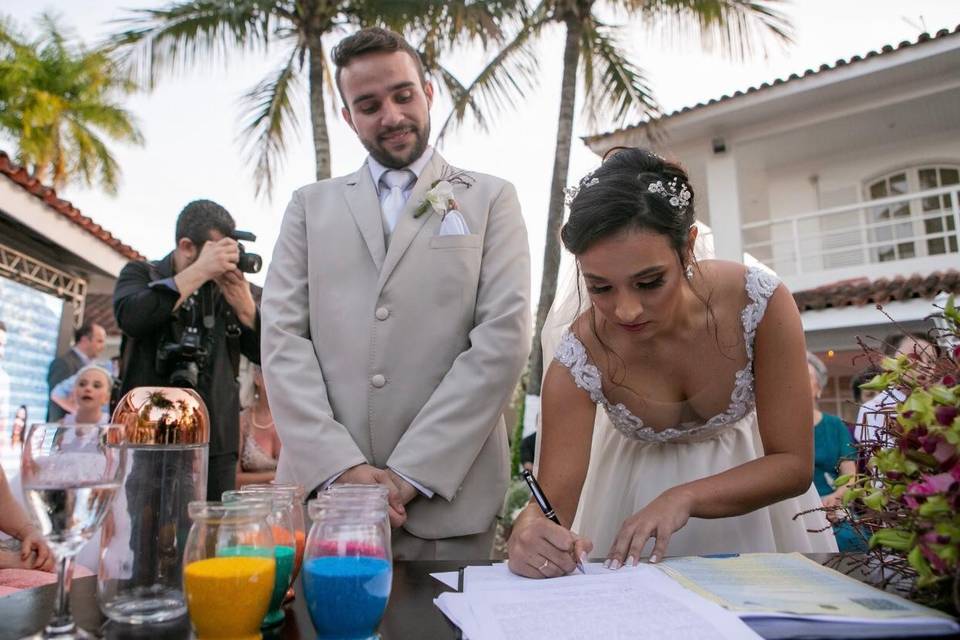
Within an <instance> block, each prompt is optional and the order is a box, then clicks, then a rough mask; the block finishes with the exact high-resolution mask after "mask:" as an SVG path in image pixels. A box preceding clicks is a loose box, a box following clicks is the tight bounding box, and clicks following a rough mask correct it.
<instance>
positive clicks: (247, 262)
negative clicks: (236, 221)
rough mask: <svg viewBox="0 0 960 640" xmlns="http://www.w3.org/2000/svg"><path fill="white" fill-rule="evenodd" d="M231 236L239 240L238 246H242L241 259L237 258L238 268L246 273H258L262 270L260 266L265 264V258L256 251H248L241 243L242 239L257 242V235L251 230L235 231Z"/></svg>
mask: <svg viewBox="0 0 960 640" xmlns="http://www.w3.org/2000/svg"><path fill="white" fill-rule="evenodd" d="M230 237H231V238H233V239H234V240H236V241H237V246H238V247H239V248H240V259H239V260H237V269H239V270H240V271H242V272H244V273H257V272H258V271H260V267H262V266H263V258H261V257H260V256H258V255H257V254H255V253H248V252H247V250H246V249H244V247H243V245H242V244H240V240H245V241H247V242H256V241H257V236H255V235H254V234H252V233H250V232H249V231H234V232H233V233H231V234H230Z"/></svg>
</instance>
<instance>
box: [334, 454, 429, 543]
mask: <svg viewBox="0 0 960 640" xmlns="http://www.w3.org/2000/svg"><path fill="white" fill-rule="evenodd" d="M334 484H379V485H382V486H384V487H387V489H388V490H389V493H388V494H387V506H388V513H389V515H390V526H391V527H394V528H396V527H400V526H402V525H403V523H405V522H406V521H407V510H406V508H405V507H404V505H405V504H407V503H408V502H410V501H411V500H413V499H414V498H415V497H416V495H417V490H416V489H415V488H414V487H413V485H411V484H410V483H409V482H407V481H406V480H404V479H403V478H401V477H400V476H398V475H397V474H396V473H394V472H393V471H391V470H389V469H378V468H377V467H374V466H373V465H369V464H358V465H356V466H354V467H350V468H349V469H347V470H346V471H344V472H343V474H342V475H341V476H340V477H339V478H337V479H336V481H335V482H334Z"/></svg>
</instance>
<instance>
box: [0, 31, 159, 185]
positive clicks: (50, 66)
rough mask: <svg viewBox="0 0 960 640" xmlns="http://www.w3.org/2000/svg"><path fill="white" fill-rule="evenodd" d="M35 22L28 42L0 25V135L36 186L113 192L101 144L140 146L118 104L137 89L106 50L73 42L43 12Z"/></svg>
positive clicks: (113, 167) (112, 162)
mask: <svg viewBox="0 0 960 640" xmlns="http://www.w3.org/2000/svg"><path fill="white" fill-rule="evenodd" d="M39 24H40V33H39V35H38V36H37V37H35V38H34V39H32V40H31V39H28V38H27V37H25V36H24V35H22V34H21V33H19V31H18V30H17V28H16V27H15V26H14V24H13V23H12V22H11V21H9V20H6V19H0V132H2V133H3V134H5V135H6V136H8V137H10V138H11V139H12V140H13V141H14V142H15V144H16V145H17V152H16V156H17V161H18V162H19V163H20V164H22V165H23V166H25V167H27V169H28V170H30V171H32V172H33V173H34V174H35V175H36V177H37V178H39V179H40V180H41V181H46V180H51V181H52V182H53V184H54V186H55V187H57V188H60V187H63V185H64V184H66V183H67V182H69V181H71V180H75V181H77V182H80V183H83V184H86V185H87V186H92V185H93V184H94V183H98V184H99V185H100V186H101V187H102V188H103V189H104V190H105V191H106V192H108V193H110V194H111V195H113V194H116V190H117V184H118V182H119V179H120V168H119V166H118V165H117V161H116V159H114V157H113V155H112V154H111V153H110V150H109V149H108V148H107V142H106V140H105V138H106V139H110V140H116V141H123V142H131V143H134V144H142V143H143V138H142V136H141V134H140V131H139V130H138V128H137V126H136V124H135V120H134V117H133V116H132V115H131V114H130V113H129V112H128V111H127V110H125V109H123V108H122V107H120V106H119V104H120V100H121V99H122V97H123V96H125V95H128V94H130V93H132V92H133V91H135V90H136V88H137V87H136V85H135V84H133V83H132V82H131V81H130V80H129V79H128V78H127V77H126V76H125V75H124V74H123V73H122V72H121V69H120V68H119V67H118V66H117V65H116V64H115V63H114V62H113V61H112V60H111V59H110V56H109V55H108V54H107V52H106V51H104V50H102V49H93V50H88V49H86V48H85V47H84V46H83V45H82V44H79V43H76V42H75V41H74V40H73V39H72V38H71V36H70V34H69V33H67V32H66V31H65V30H64V29H62V28H61V27H60V26H59V24H58V21H57V19H56V18H55V17H53V16H50V15H46V14H44V15H43V16H41V18H40V20H39Z"/></svg>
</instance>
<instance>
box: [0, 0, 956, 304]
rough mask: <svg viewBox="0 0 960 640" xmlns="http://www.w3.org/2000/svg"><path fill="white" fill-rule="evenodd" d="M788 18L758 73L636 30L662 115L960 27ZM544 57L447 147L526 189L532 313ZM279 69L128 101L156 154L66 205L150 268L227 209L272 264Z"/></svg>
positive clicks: (549, 41) (468, 69) (297, 157)
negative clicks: (249, 116) (250, 139)
mask: <svg viewBox="0 0 960 640" xmlns="http://www.w3.org/2000/svg"><path fill="white" fill-rule="evenodd" d="M165 5H166V2H163V1H161V0H154V1H153V2H151V1H144V0H124V1H122V2H113V1H110V0H103V1H97V2H91V1H89V0H39V1H38V0H5V1H4V3H3V5H2V8H0V13H2V14H6V15H7V16H9V17H12V18H13V19H14V20H15V21H16V22H17V23H18V24H19V25H20V26H21V27H22V28H25V29H27V30H29V29H30V28H31V27H32V22H33V20H34V18H35V17H36V16H37V15H38V14H39V12H40V11H42V10H47V11H51V12H54V13H58V14H59V15H60V16H61V17H62V23H63V24H64V25H65V26H69V27H71V28H73V29H74V30H75V31H76V33H77V35H78V36H79V37H80V38H82V39H83V40H85V41H86V42H88V43H92V42H96V41H98V40H99V39H100V38H102V37H103V35H104V34H106V33H108V32H109V31H110V30H111V29H113V28H115V27H114V26H113V25H110V24H109V21H111V20H116V19H119V18H122V17H124V16H129V13H128V11H127V10H128V9H132V8H146V7H157V6H165ZM783 10H784V11H785V13H787V15H788V16H789V17H790V18H791V20H792V22H793V26H794V43H793V44H792V45H788V46H786V47H773V48H772V49H770V50H769V51H768V53H767V55H766V56H758V57H755V58H753V59H751V60H749V61H746V62H743V61H734V60H730V59H728V58H725V57H723V56H721V55H719V54H717V53H710V52H705V51H704V50H703V49H702V47H701V46H700V43H698V42H697V41H696V39H692V40H691V39H689V38H688V39H685V40H683V41H675V42H664V41H663V39H662V38H659V37H657V36H656V35H655V32H654V34H653V35H652V34H651V32H650V30H649V29H647V28H645V26H644V25H640V24H629V23H627V24H624V38H623V41H624V43H625V45H626V47H627V49H628V51H629V52H630V54H631V59H632V60H633V61H634V62H635V63H636V64H638V65H639V66H640V67H641V68H642V69H644V71H645V72H646V75H647V78H648V81H649V84H650V86H651V87H652V88H653V91H654V94H655V96H656V98H657V99H658V101H659V102H660V104H661V106H662V107H663V109H664V110H665V111H666V112H670V111H673V110H675V109H679V108H682V107H684V106H689V105H693V104H696V103H698V102H703V101H706V100H709V99H711V98H716V97H719V96H721V95H723V94H730V93H733V92H734V91H736V90H738V89H746V88H748V87H750V86H754V85H758V84H760V83H762V82H767V81H771V80H774V79H776V78H785V77H787V76H789V75H790V74H791V73H802V72H803V71H804V70H805V69H808V68H815V67H818V66H819V65H821V64H823V63H833V62H834V61H836V60H837V59H838V58H849V57H851V56H853V55H857V54H864V53H866V52H867V51H870V50H872V49H879V48H880V47H882V46H883V45H885V44H894V45H896V44H897V43H899V42H900V41H902V40H915V39H916V37H917V35H919V33H920V32H921V31H923V30H927V31H929V32H931V33H933V32H936V31H937V30H939V29H941V28H949V29H953V28H954V27H956V26H957V25H958V24H960V3H958V2H956V0H913V1H911V2H909V3H905V2H902V1H898V0H871V1H870V2H867V1H866V0H796V1H795V2H793V3H789V4H784V5H783ZM622 22H623V19H622V18H621V20H620V23H622ZM339 37H340V36H332V37H330V39H329V40H328V41H327V42H326V43H325V44H326V46H327V47H330V46H332V45H333V44H336V41H337V40H338V39H339ZM539 52H540V55H539V58H540V60H541V68H540V74H539V76H540V78H541V82H540V84H539V86H538V87H537V88H536V89H534V90H533V91H531V92H530V93H529V95H528V97H527V99H526V100H524V101H523V103H522V104H521V105H519V106H518V108H516V109H513V110H508V111H504V112H502V113H500V114H499V116H497V117H496V118H494V119H493V123H494V124H493V126H492V127H491V130H490V131H489V132H482V131H480V130H479V129H478V128H476V127H474V126H472V124H470V123H469V122H468V123H467V124H466V125H465V126H463V127H461V128H460V129H459V130H458V131H457V132H456V133H455V134H454V135H450V136H448V137H447V138H446V139H445V140H444V142H443V145H442V146H441V147H439V150H440V152H441V154H442V155H443V156H444V157H445V158H446V159H447V160H448V161H449V162H451V163H452V164H454V165H456V166H459V167H462V168H465V169H470V170H475V171H481V172H486V173H492V174H496V175H499V176H501V177H504V178H506V179H508V180H510V181H511V182H513V183H514V184H515V185H516V187H517V190H518V193H519V197H520V202H521V205H522V207H523V212H524V217H525V219H526V222H527V228H528V233H529V237H530V248H531V257H532V266H533V289H534V291H533V294H534V295H533V298H532V299H533V300H536V299H537V294H538V289H539V283H540V271H541V265H542V257H543V256H542V254H543V239H544V233H545V228H546V216H547V202H548V198H549V193H548V191H549V184H550V177H551V172H552V168H553V155H554V145H555V137H556V121H557V114H558V110H559V94H560V73H561V55H562V33H561V32H560V30H559V29H555V30H553V31H550V32H548V33H547V34H546V35H545V37H544V38H543V39H542V40H541V42H540V45H539ZM493 53H494V52H492V51H490V52H484V51H480V50H472V51H466V52H462V53H458V54H454V55H452V56H451V57H450V59H449V64H450V66H452V67H453V68H454V69H455V70H456V72H457V73H458V74H461V75H460V78H461V80H462V81H465V82H466V81H469V79H471V78H472V77H473V74H474V73H475V72H476V71H477V70H478V69H479V68H481V65H482V63H483V62H484V59H485V57H486V58H489V57H490V56H491V55H493ZM281 56H282V51H271V52H267V54H259V55H251V54H248V55H243V54H239V53H235V54H231V55H230V56H228V57H227V59H226V60H221V61H218V62H217V63H214V64H206V65H203V66H200V67H197V68H194V69H192V70H190V71H188V72H184V73H180V74H178V75H172V76H167V77H165V79H164V80H163V81H162V82H161V83H160V85H159V86H158V87H157V88H156V89H155V90H154V91H153V92H151V93H142V94H137V95H135V96H132V97H130V98H128V99H127V102H126V105H125V106H126V107H127V108H128V109H129V110H130V111H131V112H133V113H134V114H135V115H136V118H137V122H138V124H139V125H140V128H141V131H142V133H143V135H144V138H145V140H146V143H145V145H144V146H142V147H131V146H124V145H118V144H114V145H111V149H112V151H113V152H114V154H115V157H116V158H117V160H118V161H119V165H120V167H121V170H122V172H123V173H122V182H121V185H120V188H119V191H118V193H117V195H116V196H114V197H111V196H107V195H105V194H104V193H102V192H101V191H99V190H98V189H96V188H94V189H87V188H83V187H78V186H74V185H69V186H67V187H65V188H63V189H61V190H60V191H59V192H58V193H59V194H60V195H61V197H63V198H65V199H67V200H70V201H71V202H73V204H74V205H75V206H77V207H78V208H79V209H80V210H81V211H82V212H83V213H84V214H86V215H88V216H90V217H91V218H93V219H94V220H95V221H96V222H98V223H99V224H101V225H102V226H103V227H105V228H106V229H108V230H109V231H111V232H112V233H113V234H114V235H115V236H117V237H118V238H120V239H121V240H122V241H123V242H126V243H127V244H129V245H131V246H133V247H134V248H136V249H137V250H138V251H140V252H141V253H143V254H144V255H147V256H149V257H150V258H159V257H162V256H163V255H165V254H166V253H167V252H168V251H170V250H171V249H172V248H173V246H174V237H173V236H174V224H175V220H176V216H177V214H178V213H179V212H180V210H181V209H182V208H183V206H184V205H185V204H186V203H187V202H189V201H191V200H194V199H197V198H209V199H212V200H215V201H217V202H219V203H220V204H222V205H224V206H225V207H226V208H227V209H228V210H229V211H230V212H231V213H232V214H233V216H234V217H235V218H236V220H237V225H238V228H240V229H244V230H249V231H252V232H254V233H255V234H256V235H257V236H258V239H257V242H255V243H252V244H248V247H247V248H248V250H251V251H256V252H258V253H261V254H262V255H263V256H264V261H265V263H266V264H268V263H269V260H270V254H271V253H272V249H273V244H274V242H275V240H276V235H277V232H278V229H279V226H280V221H281V219H282V216H283V211H284V208H285V206H286V204H287V202H288V200H289V198H290V194H291V193H292V192H293V190H294V189H296V188H298V187H300V186H302V185H305V184H307V183H309V182H312V181H313V180H314V163H313V149H312V143H311V135H310V126H309V114H308V109H307V100H306V96H305V95H303V94H301V96H300V101H299V109H298V113H299V122H300V130H299V131H300V135H299V137H297V138H295V139H293V140H291V142H290V144H289V146H288V150H287V154H286V161H285V164H284V165H283V167H282V169H281V170H280V172H279V176H278V180H277V182H276V188H275V190H274V194H273V197H272V199H270V200H268V199H265V198H263V197H260V198H257V197H255V196H254V189H253V184H252V179H251V177H250V176H251V175H252V172H251V170H250V168H249V167H248V166H246V165H245V164H244V162H243V160H242V157H241V145H240V144H239V142H238V132H239V131H240V128H241V125H240V118H239V114H240V109H239V106H238V99H239V98H240V96H242V95H243V94H244V93H245V92H246V91H247V90H249V89H250V88H252V87H253V86H254V85H256V84H257V82H258V81H259V80H260V79H261V78H262V77H264V76H265V75H267V74H268V73H269V72H271V71H272V70H274V69H275V68H276V67H277V66H278V65H279V61H280V57H281ZM446 115H447V103H445V101H443V100H438V101H435V102H434V107H433V110H432V118H433V122H434V136H435V135H436V130H437V129H438V128H439V124H440V123H441V122H442V121H443V120H444V119H445V118H446ZM635 120H636V119H635V118H634V119H631V120H630V121H631V122H634V121H635ZM328 122H329V127H330V138H331V146H332V164H333V173H334V175H342V174H346V173H350V172H352V171H354V170H356V169H357V168H358V167H359V166H360V165H361V164H362V163H363V160H364V158H365V156H366V152H365V150H364V149H363V147H362V146H361V145H360V143H359V141H358V140H357V139H356V137H355V136H354V134H353V132H352V131H351V130H350V129H349V127H348V126H347V125H346V123H345V122H344V121H343V120H342V118H341V117H340V115H339V113H335V112H334V111H333V110H329V111H328ZM612 128H614V127H613V126H612V123H604V124H603V126H601V127H600V130H601V131H608V130H610V129H612ZM591 133H596V130H594V129H591V128H590V127H589V125H588V122H587V120H586V118H579V119H578V120H577V122H576V124H575V128H574V138H575V139H574V143H573V151H572V156H571V162H570V175H569V177H568V180H567V182H568V183H574V182H576V180H578V179H579V177H580V176H582V175H583V174H584V173H586V172H587V171H590V170H591V169H593V168H594V167H595V166H596V165H597V164H598V162H599V159H598V158H597V157H596V156H595V155H594V154H593V153H592V152H591V151H590V150H589V149H587V147H586V146H585V145H584V144H583V142H582V141H581V140H580V136H583V135H589V134H591ZM0 148H2V149H5V150H8V151H12V144H11V143H10V141H9V140H3V139H0ZM681 161H682V158H681ZM266 264H265V268H264V271H262V272H261V273H260V274H256V275H254V276H252V277H251V279H252V280H253V281H254V282H257V283H261V284H262V282H263V277H264V274H265V272H266Z"/></svg>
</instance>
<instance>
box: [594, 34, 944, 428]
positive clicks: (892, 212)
mask: <svg viewBox="0 0 960 640" xmlns="http://www.w3.org/2000/svg"><path fill="white" fill-rule="evenodd" d="M651 134H652V135H651ZM584 141H585V142H586V143H587V145H588V146H589V147H590V149H591V150H593V151H594V152H595V153H597V154H598V155H603V154H604V153H605V152H606V151H607V150H608V149H610V148H611V147H614V146H618V145H626V146H645V147H651V148H653V149H655V150H657V151H658V152H659V153H660V154H662V155H664V156H666V157H669V158H675V159H678V160H679V161H680V162H682V164H684V166H686V168H687V169H688V171H689V173H690V175H691V180H692V183H693V186H694V189H695V191H696V194H697V202H696V204H697V214H698V218H699V219H701V220H702V221H704V222H705V223H706V224H708V225H709V226H710V227H711V228H712V230H713V238H712V240H713V243H714V247H715V250H716V254H717V256H718V257H721V258H727V259H734V260H740V259H742V257H743V255H744V253H748V254H750V255H752V256H753V257H755V258H757V259H758V260H760V261H761V262H763V263H764V264H766V265H767V266H769V267H770V268H772V269H774V270H775V271H776V272H777V273H778V274H779V275H780V276H781V277H782V278H783V280H784V281H785V283H786V284H787V285H788V286H789V287H790V289H791V290H792V291H793V292H794V295H795V298H796V299H797V302H798V306H799V307H800V309H801V311H802V318H803V323H804V328H805V329H806V333H807V344H808V346H809V347H810V349H811V350H812V351H815V352H818V353H819V354H820V355H821V356H823V357H824V360H825V362H827V364H828V366H829V368H830V371H831V375H832V381H831V389H829V390H828V391H827V393H825V398H824V400H825V402H826V403H827V404H826V405H825V406H824V409H825V410H827V411H832V412H835V413H838V414H845V415H846V417H850V411H851V410H852V408H851V407H849V406H847V405H846V404H845V403H844V402H843V400H844V399H846V398H849V397H850V394H851V391H850V376H851V375H853V374H855V373H856V372H857V371H859V370H860V369H861V368H862V367H863V364H864V362H863V360H862V359H856V356H858V355H859V354H860V353H861V351H860V349H859V347H858V345H857V342H856V337H857V336H864V335H870V336H875V337H877V338H882V337H883V336H884V335H886V334H889V333H892V332H894V331H895V330H896V329H895V327H893V326H892V325H891V324H890V321H889V320H888V319H887V317H885V316H884V315H883V314H882V313H881V312H880V311H878V310H877V309H876V303H882V304H883V306H884V310H885V311H886V313H888V314H889V315H890V316H892V317H893V318H894V319H895V320H897V322H898V323H900V324H901V326H902V327H904V328H906V329H908V330H923V331H925V330H926V329H928V328H929V327H930V326H931V325H930V324H929V323H928V322H926V321H924V318H925V317H926V316H927V315H928V314H929V313H931V312H932V310H933V309H932V306H931V301H932V298H933V297H934V296H935V295H936V294H937V293H938V292H939V291H952V292H957V291H960V274H958V273H957V271H956V270H957V269H960V254H958V247H957V244H958V243H957V230H958V229H960V202H958V196H960V27H958V28H956V29H954V30H953V31H948V30H943V31H940V32H938V33H937V34H935V35H928V34H923V35H922V36H920V37H919V38H918V39H917V40H916V41H915V42H902V43H900V44H899V45H887V46H884V47H882V48H881V49H880V50H878V51H871V52H870V53H868V54H867V55H865V56H854V57H852V58H850V59H848V60H838V61H836V62H835V63H833V64H824V65H822V66H821V67H820V68H818V69H810V70H807V71H806V72H804V73H802V74H795V75H791V76H790V77H789V78H786V79H780V80H775V81H772V82H769V83H764V84H762V85H760V86H758V87H751V88H750V89H747V90H745V91H737V92H736V93H734V94H732V95H725V96H722V97H720V98H718V99H715V100H710V101H709V102H706V103H702V104H697V105H694V106H692V107H687V108H684V109H681V110H679V111H675V112H673V113H670V114H667V115H665V116H663V117H661V118H659V119H658V120H655V121H652V122H643V123H639V124H637V125H635V126H630V127H627V128H625V129H622V130H618V131H613V132H609V133H604V134H600V135H596V136H591V137H588V138H585V139H584ZM847 404H848V403H847Z"/></svg>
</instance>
